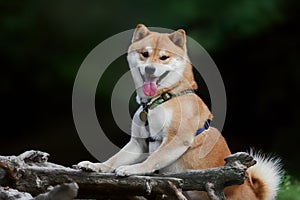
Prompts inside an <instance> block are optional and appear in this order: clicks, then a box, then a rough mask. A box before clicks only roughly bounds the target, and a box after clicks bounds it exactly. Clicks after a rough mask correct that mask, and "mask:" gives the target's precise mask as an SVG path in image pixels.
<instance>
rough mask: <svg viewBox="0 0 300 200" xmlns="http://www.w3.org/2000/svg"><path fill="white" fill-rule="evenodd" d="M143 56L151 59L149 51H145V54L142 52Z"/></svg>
mask: <svg viewBox="0 0 300 200" xmlns="http://www.w3.org/2000/svg"><path fill="white" fill-rule="evenodd" d="M141 54H142V56H143V57H144V58H148V57H149V53H148V51H144V52H142V53H141Z"/></svg>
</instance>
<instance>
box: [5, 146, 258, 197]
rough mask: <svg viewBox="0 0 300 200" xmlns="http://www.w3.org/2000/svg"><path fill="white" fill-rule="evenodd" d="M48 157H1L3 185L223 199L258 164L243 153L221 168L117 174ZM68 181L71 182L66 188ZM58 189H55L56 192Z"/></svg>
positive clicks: (70, 192)
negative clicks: (186, 194) (203, 195)
mask: <svg viewBox="0 0 300 200" xmlns="http://www.w3.org/2000/svg"><path fill="white" fill-rule="evenodd" d="M48 157H49V154H47V153H44V152H40V151H27V152H25V153H23V154H21V155H19V156H0V185H1V186H4V187H5V186H9V187H11V188H14V189H16V190H18V191H20V192H27V193H30V194H31V195H33V196H37V195H39V194H42V193H46V192H48V193H47V194H43V195H44V196H46V195H48V196H47V197H48V199H51V198H49V195H50V194H51V191H50V192H49V190H48V189H49V187H52V186H56V185H60V186H57V188H61V189H57V188H56V190H58V191H59V192H58V193H57V194H56V195H58V194H59V195H65V196H66V198H64V199H66V200H68V199H73V198H74V197H75V196H76V195H77V189H78V187H77V184H78V186H79V191H78V195H77V196H78V198H94V199H106V198H108V197H109V198H111V199H114V198H117V197H120V196H121V199H125V196H144V197H145V198H146V199H154V198H157V197H161V198H164V199H185V197H184V195H183V194H182V191H189V190H201V191H207V192H208V195H209V197H210V198H211V199H213V200H221V199H222V200H223V199H225V196H224V192H223V190H224V187H226V186H230V185H236V184H242V183H243V182H244V180H245V179H246V176H245V172H246V170H247V168H248V167H250V166H252V165H254V164H255V163H256V161H255V160H253V158H252V157H251V156H250V155H249V154H247V153H244V152H240V153H236V154H233V155H231V156H229V157H227V158H225V161H226V164H225V165H224V166H221V167H218V168H212V169H206V170H191V171H186V172H183V173H176V174H165V175H152V176H130V177H117V176H116V175H115V174H113V173H105V174H104V173H95V172H84V171H81V170H78V169H72V168H68V167H64V166H61V165H57V164H53V163H50V162H48ZM64 183H71V184H67V186H68V187H65V186H66V185H63V184H64ZM62 188H65V190H63V189H62ZM56 190H55V188H54V189H53V190H52V191H56ZM5 193H6V194H7V193H8V190H4V189H3V188H2V189H0V197H1V195H2V194H5ZM52 193H53V192H52ZM43 195H41V196H43ZM37 198H38V196H37V197H36V199H37ZM40 198H41V199H42V197H40ZM0 199H2V198H0ZM28 199H30V198H28ZM31 199H32V198H31ZM52 199H59V198H52ZM37 200H39V199H37Z"/></svg>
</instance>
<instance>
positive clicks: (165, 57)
mask: <svg viewBox="0 0 300 200" xmlns="http://www.w3.org/2000/svg"><path fill="white" fill-rule="evenodd" d="M168 58H169V56H162V57H160V58H159V59H160V60H167V59H168Z"/></svg>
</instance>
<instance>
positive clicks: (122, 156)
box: [78, 138, 148, 173]
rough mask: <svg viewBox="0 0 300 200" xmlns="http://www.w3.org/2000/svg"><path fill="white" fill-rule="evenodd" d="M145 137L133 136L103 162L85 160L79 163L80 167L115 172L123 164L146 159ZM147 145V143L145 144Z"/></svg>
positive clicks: (88, 169)
mask: <svg viewBox="0 0 300 200" xmlns="http://www.w3.org/2000/svg"><path fill="white" fill-rule="evenodd" d="M143 143H145V141H144V139H139V138H131V140H130V141H129V143H128V144H127V145H125V146H124V147H123V148H122V149H121V150H120V151H119V152H118V153H117V154H115V155H114V156H112V157H111V158H110V159H108V160H107V161H105V162H103V163H92V162H89V161H83V162H80V163H78V167H79V168H81V169H83V170H87V171H95V172H106V173H107V172H113V171H114V170H115V169H116V168H118V167H120V166H122V165H130V164H134V163H137V162H141V161H143V160H145V159H146V157H147V155H148V154H147V153H145V151H144V147H142V146H143ZM144 145H146V144H144Z"/></svg>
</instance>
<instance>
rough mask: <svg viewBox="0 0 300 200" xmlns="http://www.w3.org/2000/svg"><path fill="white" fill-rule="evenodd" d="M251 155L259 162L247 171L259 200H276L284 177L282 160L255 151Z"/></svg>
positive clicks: (251, 151)
mask: <svg viewBox="0 0 300 200" xmlns="http://www.w3.org/2000/svg"><path fill="white" fill-rule="evenodd" d="M249 154H250V155H251V156H253V158H254V159H255V160H256V161H257V163H256V164H255V165H254V166H252V167H250V168H249V169H248V170H247V175H248V177H249V181H250V184H251V187H252V188H253V190H254V191H255V193H256V195H257V196H258V198H259V199H263V200H273V199H275V198H276V194H277V191H278V189H279V184H280V180H281V176H282V172H281V167H282V165H281V163H280V161H281V160H280V159H279V158H276V157H273V156H266V155H264V154H262V153H261V152H255V151H254V150H253V149H251V150H250V152H249Z"/></svg>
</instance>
